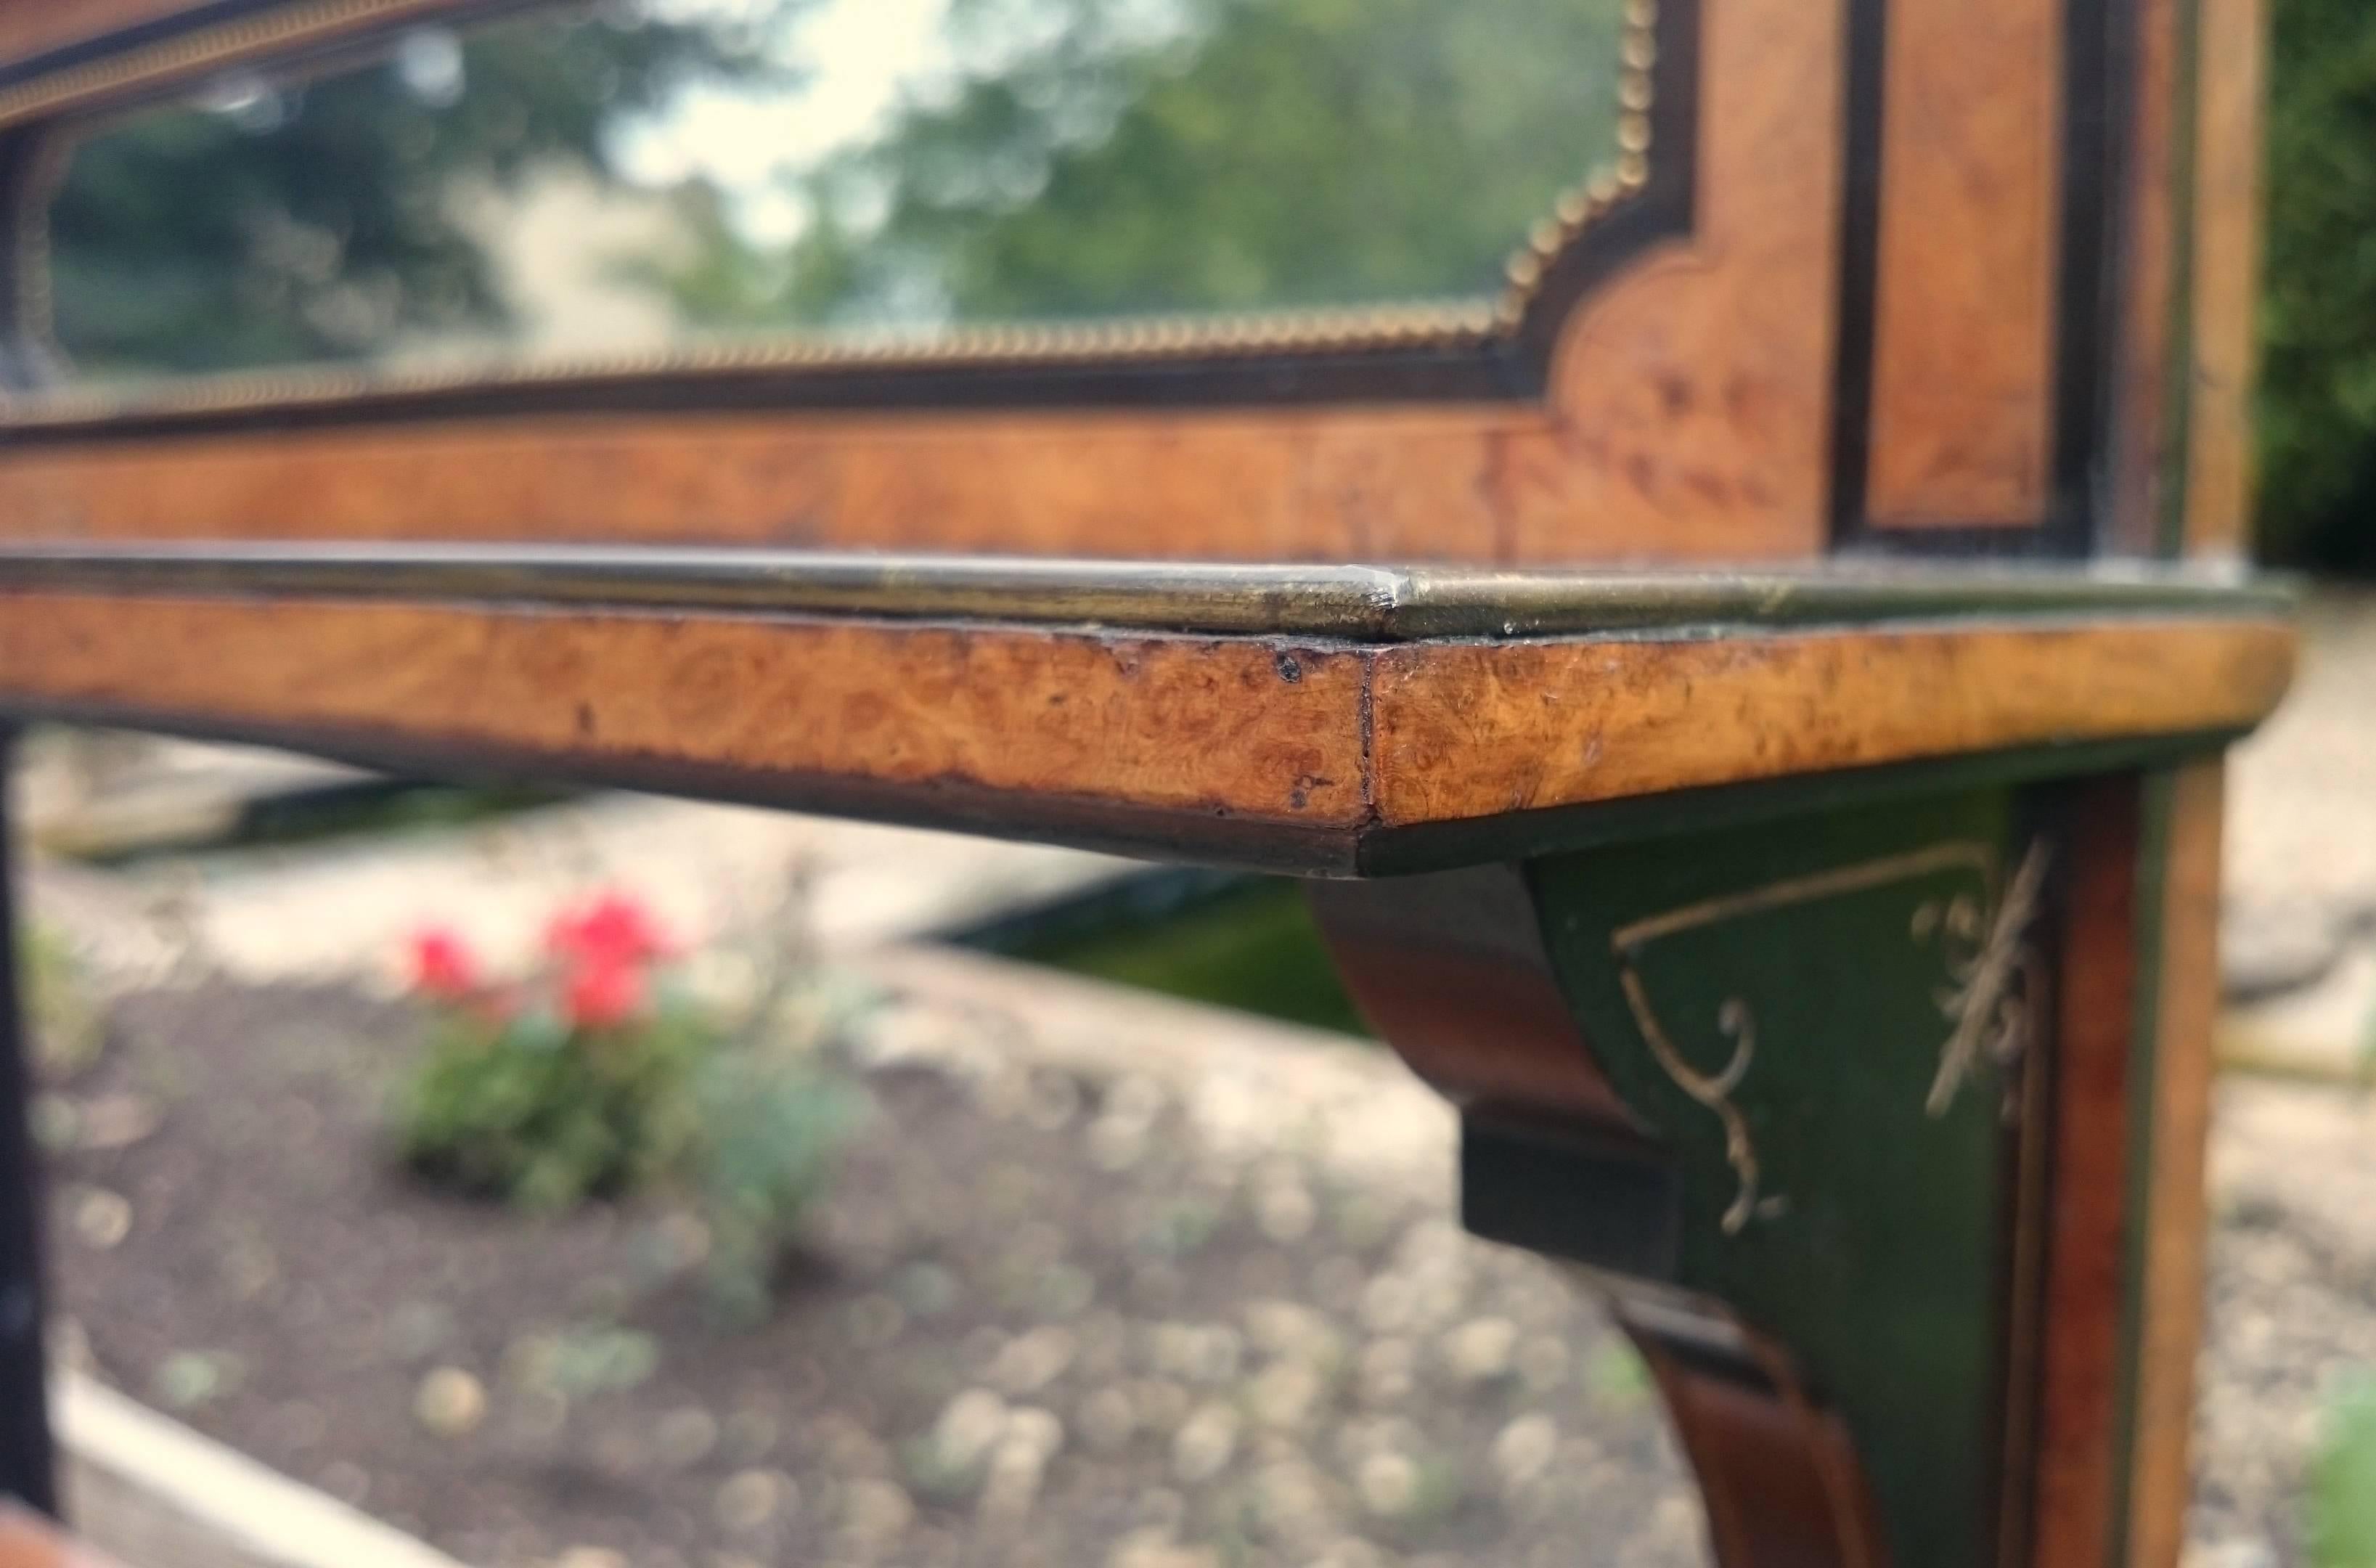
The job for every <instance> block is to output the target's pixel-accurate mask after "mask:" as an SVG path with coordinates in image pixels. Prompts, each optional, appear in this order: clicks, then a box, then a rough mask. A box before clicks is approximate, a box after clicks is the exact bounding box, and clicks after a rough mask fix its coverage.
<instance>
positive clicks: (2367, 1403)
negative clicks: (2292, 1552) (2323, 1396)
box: [2310, 1372, 2376, 1568]
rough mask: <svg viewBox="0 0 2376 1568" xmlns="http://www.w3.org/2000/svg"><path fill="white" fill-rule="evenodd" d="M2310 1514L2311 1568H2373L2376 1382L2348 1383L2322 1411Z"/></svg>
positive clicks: (2353, 1380)
mask: <svg viewBox="0 0 2376 1568" xmlns="http://www.w3.org/2000/svg"><path fill="white" fill-rule="evenodd" d="M2310 1513H2311V1517H2310V1547H2311V1562H2314V1563H2316V1564H2317V1568H2376V1376H2371V1375H2370V1374H2368V1373H2365V1372H2362V1373H2360V1374H2359V1375H2358V1376H2356V1377H2353V1378H2351V1379H2348V1380H2347V1381H2346V1383H2345V1384H2344V1385H2343V1387H2342V1388H2341V1389H2340V1390H2339V1391H2338V1392H2337V1394H2336V1396H2335V1397H2334V1401H2333V1403H2332V1404H2330V1405H2329V1406H2328V1408H2327V1424H2326V1439H2325V1442H2324V1443H2323V1445H2322V1447H2321V1449H2320V1451H2319V1456H2318V1463H2317V1466H2316V1468H2315V1469H2314V1471H2313V1472H2312V1474H2311V1494H2310Z"/></svg>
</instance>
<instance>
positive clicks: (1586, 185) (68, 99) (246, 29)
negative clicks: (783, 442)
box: [0, 0, 1696, 435]
mask: <svg viewBox="0 0 2376 1568" xmlns="http://www.w3.org/2000/svg"><path fill="white" fill-rule="evenodd" d="M1666 3H1668V4H1670V5H1671V4H1687V3H1696V0H1666ZM1659 4H1660V0H1624V11H1623V28H1624V31H1623V35H1622V40H1621V42H1620V44H1619V58H1620V61H1621V63H1622V74H1621V75H1620V77H1619V82H1618V125H1617V152H1616V156H1615V157H1614V158H1613V159H1612V160H1610V161H1609V162H1607V163H1606V164H1605V165H1602V166H1599V167H1596V168H1595V169H1593V170H1591V171H1589V172H1587V173H1586V177H1585V178H1584V179H1583V180H1582V181H1581V182H1580V183H1579V184H1576V185H1574V186H1573V187H1572V188H1570V189H1569V190H1566V191H1564V192H1562V193H1561V194H1560V195H1559V196H1557V197H1556V198H1555V199H1554V201H1553V203H1552V206H1551V209H1550V212H1548V213H1547V214H1545V215H1544V216H1543V217H1542V218H1540V219H1538V220H1537V221H1536V222H1535V223H1534V224H1533V225H1532V226H1531V228H1530V229H1529V230H1528V231H1527V234H1526V235H1525V236H1524V238H1523V240H1522V242H1521V244H1519V245H1518V247H1517V248H1516V249H1515V250H1514V251H1513V252H1512V254H1511V255H1510V257H1509V259H1508V261H1507V262H1506V263H1505V264H1504V266H1503V278H1504V283H1503V290H1502V291H1501V294H1500V295H1499V297H1498V298H1491V297H1489V298H1482V299H1459V300H1418V301H1410V302H1406V303H1387V304H1376V305H1360V306H1348V307H1345V308H1341V309H1329V308H1321V309H1287V310H1262V311H1247V312H1216V313H1211V314H1199V313H1181V314H1173V315H1151V316H1138V317H1116V318H1112V319H1109V320H1103V321H1093V322H1084V323H1079V324H1049V323H1033V322H1016V323H1008V324H997V323H992V324H984V325H980V326H972V327H956V328H947V329H919V330H897V331H876V330H870V331H857V332H835V331H826V330H812V331H807V332H800V333H786V334H784V335H782V336H780V337H778V338H773V339H757V340H753V339H742V340H736V341H731V342H720V343H717V344H707V345H701V346H697V347H689V348H684V349H674V350H661V351H658V352H653V353H639V354H632V355H603V356H586V357H583V358H567V357H564V358H556V359H552V360H550V361H544V362H536V363H522V362H519V361H517V360H508V361H507V360H505V358H503V357H502V356H500V355H489V356H487V357H484V358H479V357H476V356H473V357H471V358H469V359H465V360H462V361H459V362H454V363H451V364H447V365H445V366H442V367H435V368H425V367H424V368H419V369H394V370H358V369H348V368H339V367H323V368H319V369H309V368H304V367H291V368H289V369H285V370H266V371H241V372H232V373H227V374H218V375H207V376H191V377H174V378H170V379H167V378H160V379H158V380H156V381H153V382H150V381H142V382H137V383H128V384H124V385H119V386H108V387H91V388H71V387H62V388H59V389H56V390H35V391H31V392H7V391H0V435H5V434H6V430H7V429H10V428H15V429H19V430H72V429H77V428H80V427H84V426H101V425H104V424H107V423H108V422H113V421H116V420H122V419H126V418H134V417H157V416H163V417H172V416H180V415H187V416H198V415H207V414H222V413H233V412H243V411H251V410H267V409H277V408H291V407H294V408H324V407H335V406H337V405H339V404H344V403H357V402H362V401H366V400H369V399H373V398H402V397H406V396H417V395H424V394H434V393H439V392H448V391H458V390H465V389H468V390H488V391H503V390H506V389H511V388H527V387H536V386H554V385H567V384H571V383H577V382H589V381H592V382H610V381H624V380H634V379H637V378H643V377H649V376H660V375H678V374H682V375H714V374H736V373H754V372H766V371H789V372H799V371H822V370H837V369H849V368H880V369H892V370H915V371H934V370H945V369H951V368H957V367H968V366H981V365H990V366H997V365H1009V364H1014V365H1030V364H1096V363H1116V362H1118V363H1138V362H1162V361H1166V360H1175V359H1184V358H1189V357H1202V356H1209V355H1213V354H1217V353H1218V354H1222V355H1227V356H1231V357H1238V358H1250V359H1263V358H1270V357H1276V356H1280V355H1289V354H1304V353H1313V352H1332V353H1343V352H1348V351H1350V352H1360V351H1375V352H1387V351H1392V350H1408V349H1437V350H1459V349H1475V348H1493V347H1503V346H1507V345H1509V344H1511V343H1514V342H1515V340H1516V339H1517V336H1518V333H1519V330H1520V328H1521V327H1523V326H1524V324H1525V322H1526V318H1527V313H1528V312H1529V310H1530V309H1531V308H1532V307H1533V306H1534V305H1535V303H1536V302H1537V301H1538V298H1539V296H1540V293H1541V290H1542V287H1543V284H1544V281H1545V279H1547V278H1548V277H1549V275H1550V269H1551V267H1552V266H1553V264H1554V263H1556V262H1557V261H1558V260H1559V259H1560V258H1561V257H1562V255H1565V253H1566V252H1567V251H1568V250H1569V249H1570V248H1571V247H1572V246H1574V244H1576V243H1577V241H1578V240H1579V239H1580V238H1581V237H1582V236H1583V235H1584V234H1585V233H1586V232H1587V231H1588V230H1591V229H1593V228H1595V227H1597V226H1598V224H1599V223H1600V221H1601V220H1604V219H1605V218H1607V217H1608V216H1609V215H1610V213H1611V212H1613V211H1614V210H1615V209H1617V208H1619V207H1621V206H1622V205H1624V204H1625V203H1627V202H1628V201H1630V200H1632V199H1633V198H1634V197H1636V196H1639V195H1640V194H1641V193H1642V192H1643V191H1644V190H1645V189H1646V188H1647V186H1648V184H1649V178H1650V152H1651V140H1652V133H1651V125H1652V121H1651V110H1652V108H1653V106H1654V104H1655V102H1656V91H1657V89H1656V85H1655V79H1656V77H1655V69H1654V68H1655V66H1656V65H1657V59H1658V39H1657V22H1658V6H1659ZM453 5H454V0H311V3H307V4H298V5H293V6H288V7H285V8H281V9H275V10H269V11H267V12H266V13H265V14H264V15H262V16H260V17H255V18H246V19H244V20H240V21H235V22H231V23H226V24H224V25H222V26H220V27H217V28H212V29H207V30H201V31H199V32H196V33H194V34H191V35H188V36H185V37H183V38H178V39H170V40H166V41H164V42H160V43H156V44H151V45H148V46H147V47H145V48H140V49H135V50H133V51H131V52H130V53H126V54H124V55H121V56H117V57H113V58H110V59H102V60H96V61H92V62H89V64H86V65H77V66H68V67H65V68H63V69H61V70H59V71H57V72H55V73H53V74H50V75H45V76H42V77H35V78H33V79H31V80H30V81H27V82H23V83H20V84H18V86H16V87H14V88H9V89H0V127H6V126H8V125H17V124H21V123H23V122H26V121H30V120H33V119H36V118H38V117H40V116H42V115H43V114H54V113H65V112H67V111H69V110H72V109H74V108H77V107H80V106H83V105H86V104H89V103H91V102H93V101H98V100H101V99H104V98H106V97H108V96H110V95H113V94H118V93H123V92H127V91H137V90H141V89H148V88H152V87H158V86H164V85H170V84H172V83H173V82H176V81H179V80H182V79H184V78H186V77H192V76H195V75H196V74H198V73H201V72H203V71H206V70H208V69H213V68H218V67H228V66H231V65H237V64H239V63H241V62H243V61H246V60H250V59H253V58H255V57H256V56H258V55H260V54H262V53H265V52H267V51H269V50H272V49H276V48H279V47H281V46H284V45H292V44H303V43H305V42H312V41H315V40H317V39H322V38H326V37H329V36H333V35H336V34H339V33H346V32H352V31H356V30H361V29H362V28H364V27H369V26H381V25H389V24H393V23H396V22H399V21H401V20H402V19H404V18H406V17H408V16H410V15H421V14H434V13H435V12H437V11H440V10H447V9H451V8H452V6H453ZM17 235H18V241H17V243H18V256H19V262H20V267H19V271H20V274H21V277H22V280H21V281H20V284H19V299H18V309H19V311H20V312H29V311H33V310H35V309H36V308H37V307H39V306H41V305H42V304H43V303H45V302H46V301H47V299H48V297H49V291H48V283H47V276H46V268H47V257H48V245H47V232H46V225H45V224H40V223H24V222H21V221H20V222H19V223H18V226H17ZM20 329H22V330H25V331H27V332H29V333H30V334H32V335H35V336H37V337H39V338H41V339H42V340H43V341H46V340H47V338H48V328H47V322H46V319H45V318H43V317H42V316H40V315H32V316H31V317H30V319H27V320H25V321H23V322H22V323H20Z"/></svg>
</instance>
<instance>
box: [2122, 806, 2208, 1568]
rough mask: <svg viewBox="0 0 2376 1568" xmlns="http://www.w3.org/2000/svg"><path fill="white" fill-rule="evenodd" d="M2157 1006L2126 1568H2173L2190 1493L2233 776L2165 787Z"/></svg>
mask: <svg viewBox="0 0 2376 1568" xmlns="http://www.w3.org/2000/svg"><path fill="white" fill-rule="evenodd" d="M2168 787H2169V791H2170V795H2169V805H2168V837H2167V840H2166V842H2165V843H2164V845H2163V849H2162V853H2163V855H2164V857H2165V858H2164V861H2163V871H2162V884H2161V907H2160V909H2159V910H2158V911H2157V915H2158V918H2159V921H2160V926H2161V932H2160V935H2161V940H2160V944H2159V946H2160V961H2159V963H2158V964H2157V965H2156V973H2155V975H2154V977H2153V985H2154V991H2155V996H2156V1006H2155V1009H2154V1025H2155V1036H2156V1043H2155V1050H2154V1071H2153V1082H2152V1084H2151V1086H2150V1088H2149V1099H2150V1104H2151V1106H2152V1132H2151V1134H2150V1137H2151V1141H2150V1143H2149V1144H2148V1146H2146V1148H2145V1151H2144V1155H2145V1158H2146V1160H2147V1167H2146V1174H2145V1180H2144V1183H2143V1187H2144V1193H2145V1198H2146V1209H2145V1212H2144V1215H2142V1216H2140V1217H2139V1221H2138V1222H2140V1223H2142V1224H2143V1226H2144V1277H2143V1279H2142V1280H2141V1281H2140V1282H2139V1285H2138V1289H2139V1291H2140V1293H2141V1298H2142V1299H2141V1301H2140V1309H2139V1322H2138V1332H2137V1348H2136V1360H2137V1371H2136V1395H2135V1402H2136V1419H2135V1430H2136V1436H2135V1440H2134V1444H2133V1451H2132V1456H2131V1460H2130V1466H2131V1470H2130V1483H2129V1485H2130V1491H2129V1559H2128V1568H2177V1564H2178V1562H2179V1556H2180V1549H2181V1548H2182V1547H2183V1546H2184V1544H2185V1524H2186V1505H2187V1499H2188V1496H2189V1491H2190V1477H2189V1474H2188V1468H2187V1458H2188V1438H2189V1436H2190V1434H2191V1433H2192V1431H2193V1425H2194V1366H2195V1354H2196V1351H2197V1350H2198V1348H2200V1346H2201V1343H2202V1337H2203V1292H2204V1241H2205V1234H2206V1231H2207V1229H2208V1224H2209V1213H2208V1209H2207V1206H2206V1203H2205V1199H2204V1148H2205V1145H2206V1142H2207V1139H2208V1135H2209V1133H2210V1122H2211V1079H2212V1066H2213V1063H2212V1050H2211V1040H2212V1032H2213V1026H2214V1023H2215V1020H2216V1017H2217V1015H2218V1009H2219V952H2218V948H2219V847H2220V827H2221V818H2222V804H2223V798H2224V776H2223V772H2222V768H2221V765H2220V764H2219V763H2218V762H2216V761H2207V762H2200V763H2195V764H2192V765H2190V766H2186V767H2184V768H2181V769H2180V770H2179V771H2178V772H2177V773H2176V774H2174V775H2173V776H2172V777H2171V779H2170V782H2169V786H2168Z"/></svg>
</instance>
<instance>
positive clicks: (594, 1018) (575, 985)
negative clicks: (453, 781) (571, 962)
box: [561, 963, 645, 1029]
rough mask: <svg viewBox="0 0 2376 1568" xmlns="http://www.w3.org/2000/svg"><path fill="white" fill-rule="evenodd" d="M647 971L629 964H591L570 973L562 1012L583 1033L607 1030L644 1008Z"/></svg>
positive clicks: (564, 992)
mask: <svg viewBox="0 0 2376 1568" xmlns="http://www.w3.org/2000/svg"><path fill="white" fill-rule="evenodd" d="M644 991H645V987H644V971H643V970H641V969H639V968H636V966H635V965H633V964H627V963H588V964H583V965H580V966H578V967H577V968H576V969H573V970H572V971H571V972H570V975H569V979H568V982H567V983H566V984H565V985H564V987H563V988H562V993H561V1004H562V1010H563V1011H564V1013H566V1014H567V1015H568V1017H569V1022H570V1024H571V1025H572V1026H573V1027H574V1028H581V1029H608V1028H617V1027H618V1026H619V1025H621V1024H624V1023H625V1022H626V1021H627V1020H628V1019H630V1018H633V1017H634V1016H636V1014H638V1013H640V1012H642V1011H643V1007H644Z"/></svg>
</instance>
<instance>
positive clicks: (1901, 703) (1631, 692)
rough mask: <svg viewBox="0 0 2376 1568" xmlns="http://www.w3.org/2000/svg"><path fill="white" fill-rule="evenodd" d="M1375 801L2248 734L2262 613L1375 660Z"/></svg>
mask: <svg viewBox="0 0 2376 1568" xmlns="http://www.w3.org/2000/svg"><path fill="white" fill-rule="evenodd" d="M1376 657H1377V661H1378V663H1377V674H1376V678H1375V693H1374V696H1373V699H1372V706H1373V709H1374V714H1375V726H1376V758H1375V772H1376V781H1375V783H1374V785H1373V791H1374V797H1375V801H1376V805H1377V810H1378V814H1379V815H1380V817H1381V819H1382V820H1384V822H1386V823H1388V824H1396V823H1406V822H1428V821H1440V820H1444V819H1449V818H1460V817H1478V816H1488V815H1491V814H1496V813H1501V812H1513V811H1526V810H1530V809H1535V808H1538V807H1543V806H1554V805H1574V804H1581V803H1584V802H1594V801H1607V800H1616V799H1621V798H1624V797H1628V796H1635V795H1645V794H1650V793H1654V792H1657V791H1660V790H1678V789H1688V788H1692V787H1693V786H1698V785H1712V784H1720V783H1727V782H1735V781H1739V780H1742V779H1749V778H1779V777H1782V776H1785V775H1788V774H1796V773H1809V772H1819V771H1824V770H1827V769H1834V768H1844V767H1857V766H1867V765H1871V764H1877V763H1883V762H1890V761H1901V760H1906V759H1909V758H1916V757H1926V756H1943V755H1948V754H1954V753H1958V752H1964V751H1974V750H1986V749H1990V748H1994V747H2005V746H2014V745H2026V744H2037V743H2043V742H2057V741H2063V740H2077V739H2080V738H2083V737H2088V736H2095V737H2103V736H2117V735H2147V734H2154V733H2162V732H2183V731H2193V730H2223V729H2235V728H2241V727H2243V726H2246V725H2249V724H2251V723H2252V722H2254V721H2255V720H2256V719H2258V718H2259V717H2260V716H2261V715H2263V714H2265V713H2266V712H2267V711H2268V710H2269V709H2270V708H2271V707H2274V706H2275V702H2276V700H2277V698H2278V697H2279V696H2280V695H2282V694H2283V692H2284V690H2285V687H2286V683H2287V681H2288V679H2289V678H2290V675H2291V671H2292V667H2293V659H2294V651H2293V634H2292V632H2291V631H2290V630H2289V629H2288V628H2287V626H2285V625H2284V624H2280V623H2276V622H2260V621H2241V622H2221V623H2211V622H2206V621H2196V622H2191V623H2188V622H2177V621H2144V620H2140V621H2126V622H2123V621H2108V622H2103V623H2099V624H2092V625H2086V626H2065V627H2060V628H2040V627H2010V626H2002V625H1996V626H1991V625H1988V624H1981V625H1978V626H1974V627H1966V628H1962V629H1954V630H1949V629H1940V628H1932V629H1910V630H1873V631H1858V632H1810V633H1801V634H1794V635H1776V636H1764V637H1755V638H1740V639H1734V638H1723V639H1715V640H1704V641H1636V642H1627V641H1618V640H1608V641H1597V642H1596V641H1589V640H1562V641H1552V642H1541V643H1510V644H1498V645H1496V644H1455V645H1443V646H1419V647H1398V648H1385V649H1382V650H1380V651H1379V653H1378V654H1377V656H1376Z"/></svg>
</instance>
